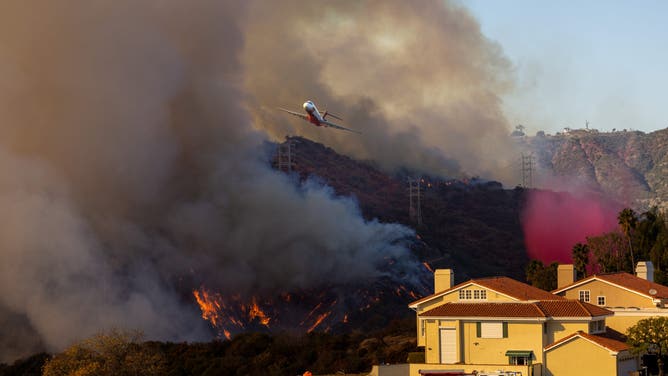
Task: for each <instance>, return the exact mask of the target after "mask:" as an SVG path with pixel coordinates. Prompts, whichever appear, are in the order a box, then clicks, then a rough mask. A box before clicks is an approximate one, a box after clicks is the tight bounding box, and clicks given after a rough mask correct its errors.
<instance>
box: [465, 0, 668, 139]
mask: <svg viewBox="0 0 668 376" xmlns="http://www.w3.org/2000/svg"><path fill="white" fill-rule="evenodd" d="M460 3H461V4H463V5H464V6H465V7H467V8H468V9H470V11H471V12H472V13H473V15H474V16H475V17H476V18H477V19H478V21H479V22H480V25H481V29H482V32H483V34H484V35H486V36H487V37H488V38H489V39H490V40H492V41H495V42H497V43H498V44H499V45H500V46H501V47H502V49H503V51H504V53H505V55H506V57H507V58H508V59H509V60H510V61H511V63H512V65H513V67H514V75H515V78H516V83H517V86H516V88H515V90H514V91H513V92H512V93H509V94H508V95H506V96H504V97H503V101H504V111H505V113H506V117H507V118H508V120H509V121H510V123H511V124H513V125H515V124H523V125H525V126H526V127H527V130H528V132H529V133H530V134H533V133H535V132H536V131H537V130H545V131H546V132H548V133H554V132H557V131H560V130H561V129H563V128H564V127H571V128H584V124H585V121H589V124H590V127H591V128H596V129H599V130H601V131H611V130H612V129H613V128H615V129H617V130H621V129H634V130H641V131H644V132H651V131H654V130H657V129H663V128H667V127H668V1H658V0H655V1H652V0H639V1H619V0H609V1H603V0H595V1H593V0H587V1H529V0H503V1H500V0H461V1H460Z"/></svg>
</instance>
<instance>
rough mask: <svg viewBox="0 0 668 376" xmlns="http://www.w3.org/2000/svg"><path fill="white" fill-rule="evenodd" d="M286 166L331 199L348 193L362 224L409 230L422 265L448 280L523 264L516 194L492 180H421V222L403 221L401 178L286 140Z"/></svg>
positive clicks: (519, 194)
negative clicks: (448, 273)
mask: <svg viewBox="0 0 668 376" xmlns="http://www.w3.org/2000/svg"><path fill="white" fill-rule="evenodd" d="M291 140H292V141H293V142H294V148H293V150H294V151H293V161H294V164H293V169H294V171H295V172H296V173H298V174H299V176H300V178H301V179H307V178H314V177H315V178H316V179H321V180H322V181H323V182H324V183H326V184H327V185H329V186H331V187H332V188H333V189H334V191H335V192H336V194H338V195H342V196H352V197H354V198H355V199H356V200H357V201H358V202H359V206H360V208H361V210H362V214H363V216H364V217H365V218H366V219H372V218H378V219H379V220H380V221H382V222H398V223H402V224H405V225H407V226H410V227H412V228H415V229H416V231H417V234H418V237H419V238H420V239H421V240H422V243H421V246H419V247H414V250H413V251H414V254H415V255H416V256H417V257H418V258H419V260H420V261H421V262H427V263H428V264H429V265H430V267H432V268H436V267H442V268H446V267H447V268H455V278H456V279H457V280H458V281H460V280H464V279H466V278H468V277H480V276H489V275H507V276H510V277H513V278H516V279H523V278H524V266H525V265H526V263H527V261H528V259H527V256H526V250H525V248H524V243H523V234H522V229H521V225H520V209H521V205H522V203H523V200H524V191H523V190H522V189H514V190H505V189H503V188H502V187H501V185H500V184H498V183H495V182H484V181H479V180H475V179H474V180H466V181H463V180H443V179H436V178H427V177H423V178H422V181H421V189H422V190H421V192H422V198H421V199H422V207H421V208H422V220H423V221H422V225H420V226H418V225H417V224H416V223H415V222H414V221H411V219H410V218H409V194H408V183H407V176H405V175H401V174H398V175H389V174H386V173H384V172H382V171H381V170H379V169H378V168H376V167H375V166H374V165H373V163H372V162H359V161H356V160H353V159H351V158H348V157H346V156H343V155H340V154H338V153H337V152H336V151H334V150H332V149H331V148H328V147H326V146H324V145H322V144H319V143H315V142H312V141H310V140H307V139H305V138H300V137H293V138H291Z"/></svg>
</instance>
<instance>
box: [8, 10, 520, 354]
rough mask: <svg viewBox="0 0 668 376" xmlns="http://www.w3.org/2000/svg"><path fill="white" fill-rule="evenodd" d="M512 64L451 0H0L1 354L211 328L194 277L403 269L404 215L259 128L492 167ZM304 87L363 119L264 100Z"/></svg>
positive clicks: (258, 280) (220, 279)
mask: <svg viewBox="0 0 668 376" xmlns="http://www.w3.org/2000/svg"><path fill="white" fill-rule="evenodd" d="M508 69H509V64H508V62H507V60H506V59H505V58H504V56H503V53H502V51H501V49H500V47H499V46H498V45H496V44H494V43H491V42H490V41H489V40H487V39H486V38H485V37H484V36H483V35H482V34H481V33H480V27H479V25H478V23H477V22H476V21H475V19H473V18H472V17H471V16H470V14H469V13H468V12H467V11H466V10H465V9H463V8H461V7H460V6H457V5H453V4H450V3H449V2H424V3H419V4H408V3H406V2H403V1H394V2H388V1H382V2H374V1H368V2H358V1H345V2H344V1H339V2H333V3H329V2H328V3H318V2H303V1H287V0H286V1H276V2H273V1H272V2H268V1H254V2H249V3H246V2H232V1H229V2H227V1H217V0H215V1H214V0H201V1H194V2H183V1H177V0H166V1H155V2H153V1H145V2H134V1H118V0H114V1H111V0H110V1H95V2H92V1H87V0H80V1H68V2H38V1H6V2H3V3H2V5H0V167H1V171H3V174H2V175H1V176H0V203H1V204H2V206H1V207H2V209H3V210H2V211H1V212H0V221H2V226H0V324H2V325H0V331H1V332H0V360H11V359H13V358H16V357H18V356H21V355H25V354H27V353H30V352H32V351H35V350H38V349H42V348H46V349H48V350H57V349H61V348H63V347H64V346H67V345H68V344H70V343H71V342H72V341H74V340H76V339H78V338H81V337H83V336H87V335H90V334H92V333H94V332H97V331H99V330H103V329H105V328H110V327H121V328H136V329H141V330H144V331H145V332H146V334H147V337H148V338H152V339H153V338H155V339H168V340H193V339H206V330H205V323H204V321H203V320H200V319H199V312H198V309H197V307H195V306H194V304H193V302H192V300H191V299H190V297H189V296H188V291H189V289H190V288H193V287H197V286H198V285H199V284H200V283H203V284H206V285H207V286H208V287H210V288H215V289H217V291H221V292H223V293H229V292H251V291H253V292H257V291H260V292H262V291H273V290H289V289H297V288H304V287H314V286H318V285H319V284H322V283H340V282H351V281H357V280H361V279H363V278H367V277H369V276H372V277H373V276H377V275H380V274H382V273H384V271H383V270H384V269H383V265H386V263H387V261H386V260H387V258H393V259H396V260H398V262H396V263H394V264H393V268H404V269H406V270H410V268H411V267H413V266H414V264H413V263H412V261H411V260H410V258H409V255H408V251H407V250H406V249H405V247H404V246H402V239H405V238H406V237H408V236H411V235H412V230H410V229H408V228H406V227H404V226H401V225H398V224H384V223H380V222H378V221H375V220H374V221H365V220H364V219H363V218H362V216H361V215H360V212H359V208H358V207H357V204H356V203H355V201H354V200H353V199H351V198H346V197H334V195H333V193H332V192H331V190H330V189H328V188H327V187H323V186H321V185H319V184H318V183H315V182H311V181H308V182H306V183H304V184H299V183H298V182H296V181H294V180H291V179H290V178H289V177H287V176H285V175H283V174H281V173H278V172H276V171H274V170H272V169H271V168H270V167H269V166H270V164H269V159H270V154H271V150H267V145H268V144H267V142H266V141H267V140H269V141H271V140H279V139H282V138H283V137H284V136H285V135H286V134H302V135H304V136H306V137H309V138H312V139H315V140H316V141H319V142H323V143H325V144H327V145H328V146H331V147H333V148H334V149H336V150H338V151H340V152H343V153H346V154H349V155H351V156H353V157H356V158H361V159H370V160H374V161H376V162H377V163H379V164H380V165H381V166H383V167H384V168H386V169H388V170H392V169H394V168H398V167H402V166H406V167H409V168H413V169H416V170H421V171H427V172H430V173H433V174H440V175H454V176H461V175H473V174H479V175H481V176H487V177H492V178H499V179H503V178H504V177H507V176H508V174H509V173H510V172H509V170H511V169H513V170H514V168H511V167H508V169H505V167H504V166H506V167H507V166H508V165H507V164H506V163H512V160H513V157H512V155H511V152H510V146H509V145H508V144H506V143H505V142H504V141H503V140H504V139H505V137H504V136H505V135H506V134H507V133H508V124H507V122H506V121H505V119H504V117H503V116H502V113H501V107H500V100H499V96H500V95H501V94H502V93H504V92H505V91H506V90H509V89H510V88H511V87H512V82H511V80H509V78H508ZM305 99H312V100H314V101H316V102H317V103H318V104H319V105H320V107H321V108H328V109H331V110H332V111H333V112H335V113H337V114H338V115H340V116H342V117H344V118H345V119H346V121H345V125H347V126H349V127H351V128H355V129H359V130H360V131H362V132H363V135H362V136H359V135H355V134H348V133H344V132H337V131H333V130H323V129H316V128H315V127H312V126H310V125H309V124H307V123H304V122H300V121H299V119H293V118H291V117H290V116H289V115H286V114H283V113H279V112H277V111H275V109H274V107H276V106H281V107H288V108H295V109H296V110H299V109H300V108H301V103H303V101H304V100H305ZM295 120H296V121H295ZM508 161H510V162H508ZM184 292H185V295H184Z"/></svg>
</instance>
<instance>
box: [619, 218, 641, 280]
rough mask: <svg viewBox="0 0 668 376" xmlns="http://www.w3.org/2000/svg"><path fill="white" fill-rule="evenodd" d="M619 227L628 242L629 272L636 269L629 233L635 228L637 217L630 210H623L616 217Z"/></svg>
mask: <svg viewBox="0 0 668 376" xmlns="http://www.w3.org/2000/svg"><path fill="white" fill-rule="evenodd" d="M617 221H618V223H619V227H620V228H621V229H622V232H623V233H624V235H626V238H627V239H628V241H629V251H630V252H631V270H633V268H635V267H636V261H635V257H633V246H632V245H631V231H632V230H633V229H635V228H636V224H637V223H638V217H637V215H636V212H634V211H633V209H631V208H625V209H624V210H622V211H621V212H619V216H617Z"/></svg>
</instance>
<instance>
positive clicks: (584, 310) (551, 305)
mask: <svg viewBox="0 0 668 376" xmlns="http://www.w3.org/2000/svg"><path fill="white" fill-rule="evenodd" d="M536 304H537V305H538V307H540V309H541V310H543V312H545V314H546V315H547V316H550V317H596V316H607V315H612V311H609V310H607V309H605V308H602V307H599V306H595V305H593V304H589V303H584V302H581V301H579V300H543V301H539V302H537V303H536Z"/></svg>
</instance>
